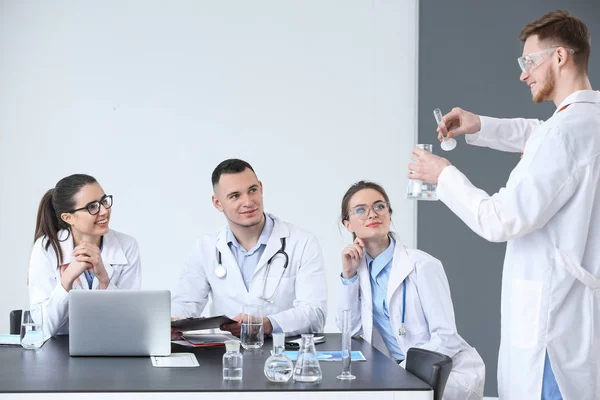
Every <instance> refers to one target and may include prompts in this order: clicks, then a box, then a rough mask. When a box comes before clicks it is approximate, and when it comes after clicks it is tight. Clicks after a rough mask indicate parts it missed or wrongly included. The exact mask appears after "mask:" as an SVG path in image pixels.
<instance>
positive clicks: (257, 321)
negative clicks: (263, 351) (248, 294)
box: [241, 304, 265, 350]
mask: <svg viewBox="0 0 600 400" xmlns="http://www.w3.org/2000/svg"><path fill="white" fill-rule="evenodd" d="M241 336H242V337H241V339H242V347H243V348H244V349H246V350H248V349H260V348H261V347H262V345H263V344H264V343H265V337H264V328H263V315H262V309H261V307H260V306H258V305H253V304H246V305H244V307H243V309H242V334H241Z"/></svg>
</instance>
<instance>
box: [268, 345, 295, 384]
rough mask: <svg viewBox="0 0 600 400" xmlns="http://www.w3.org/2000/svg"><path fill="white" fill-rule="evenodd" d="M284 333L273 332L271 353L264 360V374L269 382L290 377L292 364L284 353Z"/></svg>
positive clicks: (281, 380) (285, 379) (282, 380)
mask: <svg viewBox="0 0 600 400" xmlns="http://www.w3.org/2000/svg"><path fill="white" fill-rule="evenodd" d="M284 349H285V333H274V334H273V355H272V356H271V357H269V358H267V361H266V362H265V376H266V377H267V379H268V380H270V381H271V382H287V381H289V380H290V378H291V377H292V370H293V369H294V364H292V360H290V358H289V357H288V356H286V355H285V353H284Z"/></svg>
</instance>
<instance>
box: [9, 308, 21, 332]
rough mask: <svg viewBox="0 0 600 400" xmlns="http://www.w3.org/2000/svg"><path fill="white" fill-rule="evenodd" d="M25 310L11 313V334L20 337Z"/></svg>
mask: <svg viewBox="0 0 600 400" xmlns="http://www.w3.org/2000/svg"><path fill="white" fill-rule="evenodd" d="M22 314H23V310H12V311H11V312H10V334H11V335H20V334H21V315H22Z"/></svg>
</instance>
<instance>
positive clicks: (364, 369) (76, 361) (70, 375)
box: [0, 334, 431, 393]
mask: <svg viewBox="0 0 600 400" xmlns="http://www.w3.org/2000/svg"><path fill="white" fill-rule="evenodd" d="M326 337H327V341H326V343H322V344H318V345H316V349H317V351H322V350H339V349H340V338H341V336H340V334H326ZM271 349H272V341H271V339H270V338H266V339H265V345H264V346H263V348H262V349H260V350H254V351H243V354H244V376H243V380H242V381H223V372H222V371H223V370H222V357H223V354H224V352H225V348H224V346H220V347H205V348H187V347H182V346H178V345H173V352H192V353H195V354H196V357H197V359H198V362H199V364H200V366H199V367H195V368H157V367H153V366H152V361H151V360H150V358H149V357H70V356H69V338H68V336H59V337H55V338H52V339H50V340H48V341H47V342H46V343H45V344H44V346H43V347H42V348H41V349H38V350H25V349H22V348H20V347H0V392H4V393H8V392H13V393H18V392H31V393H34V392H188V391H193V392H219V391H248V392H265V391H302V390H306V391H349V390H352V391H388V390H390V391H405V390H407V391H408V390H410V391H423V390H431V389H430V388H429V386H428V385H427V384H425V383H424V382H422V381H421V380H419V379H417V378H416V377H415V376H413V375H411V374H409V373H408V372H406V371H405V370H404V369H403V368H401V367H399V366H398V365H397V364H396V363H395V362H394V361H392V360H390V359H388V358H387V357H386V356H385V355H383V354H382V353H380V352H379V351H377V350H376V349H375V348H373V347H372V346H371V345H370V344H369V343H367V342H365V341H363V340H362V339H353V340H352V350H353V351H357V350H359V351H362V353H363V354H364V356H365V358H366V359H367V361H366V362H354V363H352V374H353V375H355V376H356V379H355V380H353V381H340V380H338V379H336V376H337V375H339V373H340V372H341V367H342V365H341V362H321V363H320V365H321V370H322V372H323V380H322V381H321V382H320V383H318V384H309V383H295V382H294V381H293V379H291V380H290V381H289V382H287V383H283V384H282V383H272V382H269V381H268V380H267V378H266V377H265V376H264V373H263V367H264V363H265V360H266V359H267V357H269V355H270V350H271Z"/></svg>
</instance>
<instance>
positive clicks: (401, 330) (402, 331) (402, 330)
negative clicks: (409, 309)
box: [398, 279, 406, 336]
mask: <svg viewBox="0 0 600 400" xmlns="http://www.w3.org/2000/svg"><path fill="white" fill-rule="evenodd" d="M405 317H406V279H404V281H403V282H402V320H401V322H400V328H399V329H398V335H400V336H406V327H405V326H404V319H405Z"/></svg>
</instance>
